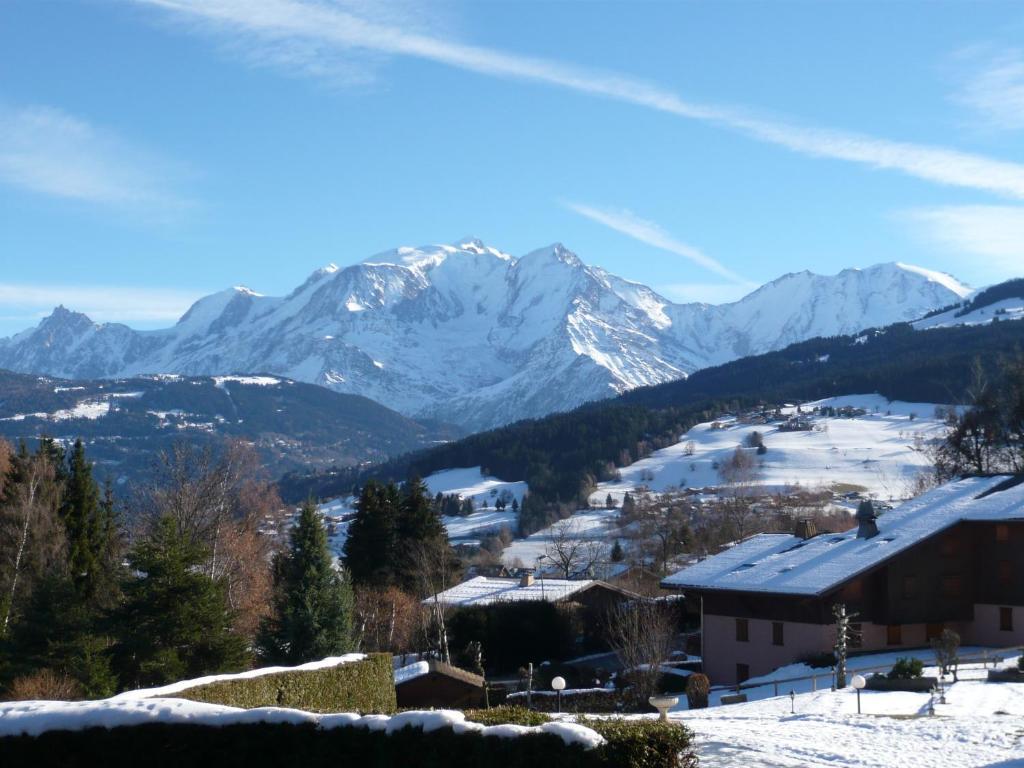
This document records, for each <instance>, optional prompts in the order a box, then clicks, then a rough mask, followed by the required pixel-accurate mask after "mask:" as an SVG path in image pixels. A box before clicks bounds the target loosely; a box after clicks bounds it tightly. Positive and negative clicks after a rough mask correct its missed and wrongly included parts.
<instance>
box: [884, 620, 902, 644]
mask: <svg viewBox="0 0 1024 768" xmlns="http://www.w3.org/2000/svg"><path fill="white" fill-rule="evenodd" d="M885 643H886V645H903V627H902V626H901V625H899V624H890V625H889V626H888V627H886V630H885Z"/></svg>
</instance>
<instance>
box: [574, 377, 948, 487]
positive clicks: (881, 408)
mask: <svg viewBox="0 0 1024 768" xmlns="http://www.w3.org/2000/svg"><path fill="white" fill-rule="evenodd" d="M816 406H833V407H835V408H841V407H843V406H852V407H854V408H862V409H864V410H865V411H867V413H866V414H865V415H863V416H858V417H856V418H841V417H828V418H826V417H815V418H814V419H813V423H814V426H815V427H817V428H818V429H817V430H816V431H811V432H780V431H779V429H778V426H777V425H771V424H737V423H736V421H735V420H731V421H729V420H725V419H723V420H721V422H720V423H721V424H723V425H724V427H725V428H724V429H713V428H712V426H711V424H712V423H711V422H708V423H704V424H698V425H697V426H696V427H694V428H693V429H691V430H690V431H689V432H687V433H686V434H685V435H684V436H683V437H682V439H681V440H680V441H679V442H678V443H676V444H675V445H672V446H669V447H668V448H664V449H662V450H660V451H656V452H655V453H653V454H652V455H651V456H649V457H648V458H646V459H642V460H640V461H638V462H636V463H634V464H632V465H630V466H628V467H624V468H622V470H621V476H622V479H621V480H618V481H613V482H607V483H601V484H600V485H599V486H598V489H597V491H595V492H594V493H593V494H592V495H591V497H590V503H591V504H595V505H597V504H604V502H605V498H606V497H607V495H608V494H609V493H611V495H612V497H613V498H615V499H616V500H617V501H618V502H619V503H621V500H622V497H623V496H624V495H625V494H626V492H628V491H632V490H634V489H635V488H638V487H641V486H646V487H648V488H649V489H650V490H652V491H655V492H662V491H668V490H677V489H678V488H679V486H680V485H683V486H685V487H691V488H693V487H697V488H700V487H708V486H715V485H718V484H719V483H720V482H721V481H720V479H719V477H718V472H717V470H716V469H715V464H716V462H717V463H722V462H724V461H725V460H726V459H728V457H729V456H730V455H731V454H732V452H733V451H735V449H736V446H737V445H740V444H743V443H744V441H745V440H746V439H747V437H748V436H749V435H750V433H752V432H755V431H757V432H760V433H761V434H762V436H763V437H764V444H765V446H766V447H767V449H768V450H767V453H765V454H763V455H761V456H758V460H759V461H760V460H763V467H761V469H760V476H759V478H758V482H759V483H761V484H762V485H764V486H767V487H769V488H772V489H782V488H786V487H792V486H795V485H800V486H802V487H804V488H812V489H815V488H839V489H853V490H862V491H863V492H866V493H868V494H870V495H871V496H873V497H875V498H878V499H883V500H889V499H891V500H897V499H903V498H906V497H907V496H908V495H909V493H910V489H911V486H912V483H913V480H914V478H915V476H916V475H917V474H918V473H920V472H922V471H926V470H928V469H929V467H930V461H929V458H928V455H927V453H926V451H924V450H922V448H924V447H925V446H927V444H928V443H929V441H933V440H935V439H938V438H939V437H941V436H942V434H943V433H944V426H943V424H942V422H941V421H939V420H937V419H936V418H935V405H934V404H932V403H904V402H899V401H893V402H890V401H888V400H886V399H885V398H884V397H882V396H880V395H847V396H844V397H832V398H828V399H826V400H819V401H816V402H813V403H807V404H804V405H803V406H801V409H802V410H803V411H804V412H805V413H806V412H808V411H810V410H811V409H813V408H814V407H816ZM795 412H796V409H795V408H787V409H783V413H788V414H794V413H795ZM912 415H913V418H911V416H912ZM691 443H692V448H693V454H692V455H688V454H687V447H688V446H690V444H691Z"/></svg>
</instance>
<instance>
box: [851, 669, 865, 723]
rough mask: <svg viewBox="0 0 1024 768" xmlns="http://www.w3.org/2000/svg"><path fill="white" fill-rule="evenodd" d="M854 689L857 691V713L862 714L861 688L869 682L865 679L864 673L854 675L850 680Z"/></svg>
mask: <svg viewBox="0 0 1024 768" xmlns="http://www.w3.org/2000/svg"><path fill="white" fill-rule="evenodd" d="M850 683H851V684H852V685H853V687H854V689H856V691H857V714H858V715H859V714H860V692H861V689H862V688H863V687H864V686H865V685H867V684H868V681H867V680H865V679H864V675H854V676H853V679H852V680H851V681H850Z"/></svg>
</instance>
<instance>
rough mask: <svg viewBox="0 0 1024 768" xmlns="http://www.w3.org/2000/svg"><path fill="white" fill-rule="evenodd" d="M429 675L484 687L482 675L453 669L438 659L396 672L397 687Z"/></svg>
mask: <svg viewBox="0 0 1024 768" xmlns="http://www.w3.org/2000/svg"><path fill="white" fill-rule="evenodd" d="M429 674H438V675H444V676H445V677H450V678H452V679H454V680H459V681H461V682H463V683H467V684H469V685H474V686H477V687H479V688H482V687H483V685H484V679H483V677H481V676H480V675H477V674H474V673H472V672H470V671H468V670H465V669H460V668H459V667H453V666H452V665H451V664H445V663H444V662H442V661H437V660H436V659H431V660H429V661H417V662H416V663H415V664H410V665H409V666H407V667H402V668H400V669H397V670H395V685H396V686H399V685H405V684H406V683H409V682H411V681H413V680H416V679H418V678H421V677H423V676H424V675H429Z"/></svg>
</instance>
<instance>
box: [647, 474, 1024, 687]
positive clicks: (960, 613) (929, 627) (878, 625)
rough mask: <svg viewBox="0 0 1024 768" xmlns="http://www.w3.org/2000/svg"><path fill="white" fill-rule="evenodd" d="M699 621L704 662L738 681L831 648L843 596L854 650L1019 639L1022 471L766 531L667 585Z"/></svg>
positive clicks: (1023, 590)
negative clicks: (936, 640)
mask: <svg viewBox="0 0 1024 768" xmlns="http://www.w3.org/2000/svg"><path fill="white" fill-rule="evenodd" d="M662 586H663V587H664V588H668V589H672V590H677V591H682V592H683V593H684V594H685V595H686V598H687V602H688V603H691V607H692V608H693V609H694V610H699V612H700V615H701V627H702V656H703V659H704V670H705V672H706V673H707V674H708V675H709V676H710V677H711V680H712V682H713V683H720V684H735V683H738V682H742V681H743V680H745V679H747V678H748V677H752V676H758V675H763V674H766V673H768V672H770V671H772V670H773V669H776V668H777V667H780V666H783V665H786V664H790V663H793V662H796V661H799V660H800V659H802V658H805V657H808V656H811V655H817V654H821V653H824V652H829V651H831V650H832V648H833V645H834V642H835V629H834V619H833V606H835V605H837V604H844V605H845V606H846V609H847V611H848V612H851V613H856V614H858V616H857V617H856V618H855V619H854V620H853V621H854V624H853V627H852V628H853V629H854V630H855V632H856V633H857V636H856V637H855V639H854V642H853V643H852V650H854V651H856V650H861V651H882V650H894V649H898V648H902V647H920V646H926V645H927V644H928V643H929V641H930V640H931V639H932V638H933V637H936V636H937V635H939V634H940V633H941V632H942V630H943V629H944V628H947V627H948V628H950V629H953V630H954V631H956V632H957V633H959V635H960V637H961V639H962V642H963V643H964V644H971V645H985V646H993V647H1007V646H1012V645H1021V644H1024V476H1012V477H1011V476H1001V477H984V478H981V477H978V478H969V479H966V480H960V481H957V482H953V483H950V484H948V485H944V486H942V487H939V488H936V489H934V490H933V491H930V492H928V493H926V494H924V495H922V496H920V497H918V498H916V499H914V500H912V501H908V502H906V503H904V504H902V505H900V506H898V507H896V508H894V509H892V510H891V511H889V512H887V513H886V514H884V515H882V516H881V517H877V518H876V516H875V514H874V510H873V509H872V507H871V504H870V502H864V503H862V505H861V507H860V509H859V510H858V513H857V527H856V528H853V529H851V530H849V531H846V532H845V533H839V534H829V533H826V534H820V535H815V534H814V531H813V530H812V529H810V528H808V527H806V526H804V527H803V529H802V530H799V531H798V533H797V534H793V535H790V534H760V535H757V536H753V537H751V538H749V539H746V540H745V541H743V542H741V543H739V544H737V545H736V546H734V547H731V548H729V549H727V550H725V551H724V552H722V553H720V554H718V555H715V556H714V557H710V558H707V559H706V560H703V561H701V562H699V563H696V564H695V565H692V566H690V567H688V568H686V569H684V570H682V571H679V572H678V573H675V574H673V575H671V576H669V577H667V578H666V579H664V580H663V581H662Z"/></svg>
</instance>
